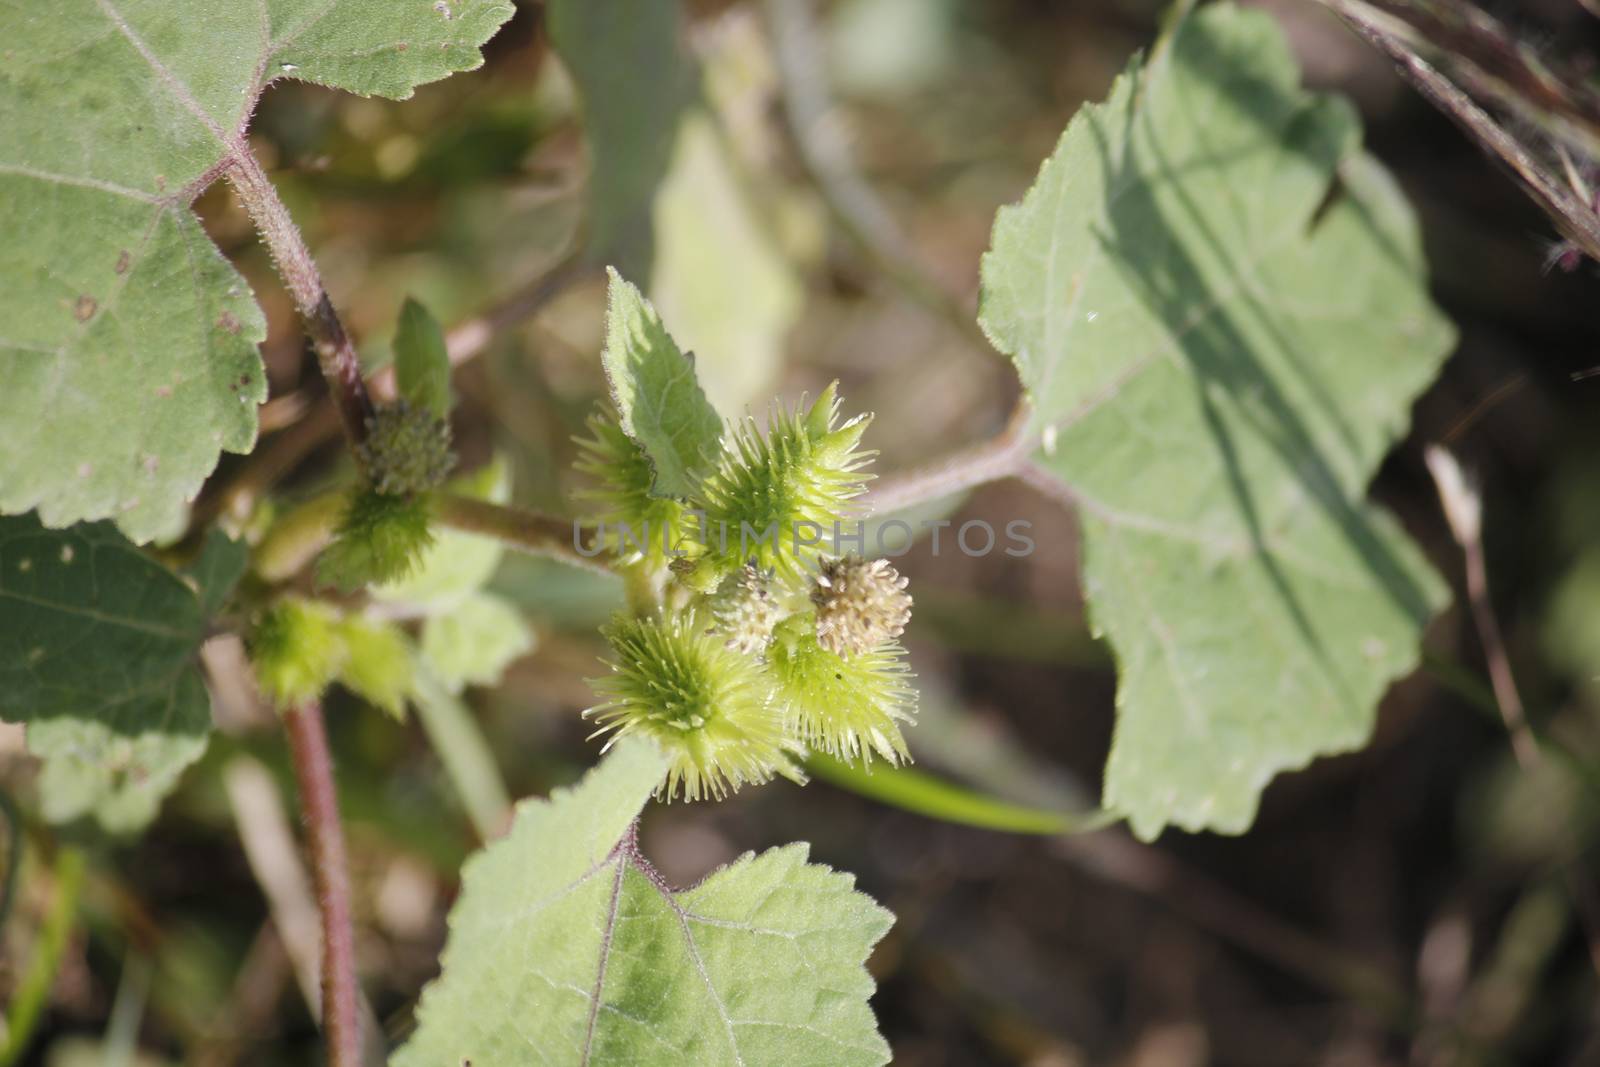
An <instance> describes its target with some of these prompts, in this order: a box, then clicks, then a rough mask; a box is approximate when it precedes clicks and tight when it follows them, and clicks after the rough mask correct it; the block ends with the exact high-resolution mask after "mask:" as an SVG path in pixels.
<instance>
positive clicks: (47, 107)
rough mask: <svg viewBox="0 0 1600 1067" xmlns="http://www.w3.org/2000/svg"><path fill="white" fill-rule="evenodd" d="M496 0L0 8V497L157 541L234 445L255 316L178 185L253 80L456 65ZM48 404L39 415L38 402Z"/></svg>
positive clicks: (192, 191) (75, 1)
mask: <svg viewBox="0 0 1600 1067" xmlns="http://www.w3.org/2000/svg"><path fill="white" fill-rule="evenodd" d="M511 10H512V9H511V5H510V4H509V3H507V2H505V0H438V2H434V0H390V2H384V3H379V2H377V0H58V2H52V3H48V4H31V3H20V2H18V3H7V4H4V5H3V6H0V40H4V41H5V49H4V54H3V56H0V129H4V130H5V131H6V136H5V137H4V138H3V139H0V230H3V231H4V233H5V234H6V240H5V242H4V244H3V246H0V274H3V275H4V276H5V277H6V278H7V279H8V282H9V284H8V285H7V286H5V287H4V288H3V289H0V322H4V323H5V324H6V325H5V327H4V329H3V330H0V360H3V361H4V362H3V363H0V368H3V373H4V379H5V383H6V387H5V389H3V390H0V434H3V435H4V436H5V438H6V439H7V441H9V442H11V443H12V444H11V450H10V452H9V454H8V455H7V457H6V458H7V462H6V464H5V465H4V467H3V468H0V511H4V512H10V513H20V512H24V511H28V510H31V509H35V508H37V509H38V512H39V515H40V518H41V519H42V520H43V521H44V522H45V524H46V525H49V526H65V525H69V524H71V523H73V522H76V521H79V520H81V519H101V518H114V519H116V521H117V523H118V525H120V526H121V527H122V528H123V530H124V531H125V532H126V533H127V534H128V535H129V536H130V537H132V538H134V539H135V540H138V541H145V540H149V539H150V538H153V537H157V536H161V535H164V534H171V533H173V532H175V531H176V530H177V529H178V527H179V526H181V524H182V521H183V517H184V505H185V504H186V502H188V501H190V500H192V499H193V498H194V496H195V494H196V493H197V492H198V491H199V489H200V485H201V483H202V482H203V481H204V480H205V478H206V476H207V475H209V474H210V472H211V470H212V469H213V468H214V467H215V466H216V463H217V458H218V455H219V454H220V452H221V451H223V450H227V451H230V452H244V451H248V450H249V449H250V447H251V446H252V445H253V444H254V441H255V435H256V406H257V405H258V404H259V403H260V402H261V401H262V400H264V399H265V397H266V388H267V386H266V378H265V377H264V375H263V373H262V367H261V359H260V356H259V354H258V353H257V351H256V345H257V344H258V343H259V342H260V341H261V340H262V339H264V338H265V336H266V324H265V321H264V319H263V318H262V315H261V312H260V310H259V309H258V308H257V307H256V304H255V301H254V300H253V299H252V297H251V294H250V291H249V288H248V286H246V285H245V283H244V280H243V279H242V278H241V277H240V276H239V274H238V272H236V271H235V270H234V269H233V268H232V266H230V265H229V264H228V263H227V261H226V260H224V259H223V258H222V256H221V254H220V253H219V252H218V251H217V249H216V247H215V246H214V245H213V244H212V243H211V241H210V239H209V238H208V237H206V235H205V233H204V232H203V231H202V230H201V228H200V224H199V221H198V220H197V219H196V218H195V216H194V213H193V212H192V211H191V210H190V204H191V203H192V201H193V200H194V198H195V197H196V196H197V195H198V194H199V193H200V191H201V190H203V189H204V188H205V187H206V186H207V185H209V184H210V182H211V181H213V180H214V179H215V178H216V177H217V176H219V174H221V173H222V172H223V170H224V169H225V166H226V164H227V161H228V160H229V159H230V158H232V157H233V156H234V155H235V154H237V153H242V152H247V151H248V148H247V147H245V145H244V141H243V134H244V130H245V127H246V126H247V124H248V122H249V118H250V115H251V113H252V111H253V110H254V108H255V105H256V101H257V99H258V98H259V97H260V95H261V92H262V90H263V89H264V88H265V87H266V86H267V85H268V84H270V83H271V82H272V81H274V80H276V79H278V78H283V77H291V76H292V77H298V78H302V79H304V80H308V81H314V82H317V83H319V84H323V85H330V86H335V87H338V88H344V89H349V90H351V91H353V92H358V93H377V94H381V95H385V96H392V97H405V96H409V95H410V93H411V91H412V89H413V87H414V86H416V85H418V84H420V83H422V82H425V81H431V80H434V79H436V78H441V77H444V76H445V75H446V74H448V73H450V72H451V71H453V70H465V69H468V68H471V67H475V66H477V65H478V64H479V63H480V62H481V61H482V60H481V57H480V55H479V52H478V47H479V46H480V45H481V44H482V43H483V42H484V41H485V40H486V39H487V38H488V37H489V35H490V34H492V33H493V32H494V30H495V29H496V28H497V27H498V26H499V25H500V24H501V23H502V22H504V21H505V20H506V18H508V17H509V16H510V14H511ZM46 412H48V417H47V418H46V417H42V415H43V413H46Z"/></svg>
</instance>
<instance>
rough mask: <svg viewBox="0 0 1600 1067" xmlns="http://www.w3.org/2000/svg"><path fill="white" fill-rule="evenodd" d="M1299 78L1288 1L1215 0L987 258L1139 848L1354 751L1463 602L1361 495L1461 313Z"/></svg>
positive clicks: (1403, 220) (1332, 108)
mask: <svg viewBox="0 0 1600 1067" xmlns="http://www.w3.org/2000/svg"><path fill="white" fill-rule="evenodd" d="M1298 80H1299V74H1298V72H1297V70H1296V69H1295V64H1294V61H1293V58H1292V56H1291V54H1290V52H1289V49H1288V47H1287V45H1286V43H1285V42H1284V40H1283V36H1282V34H1281V33H1280V32H1279V30H1278V29H1277V28H1276V26H1275V25H1274V23H1273V21H1272V19H1271V18H1270V17H1269V16H1267V15H1264V14H1261V13H1256V12H1246V11H1241V10H1238V9H1236V8H1234V7H1232V6H1230V5H1226V4H1218V5H1209V6H1207V7H1206V8H1204V9H1203V10H1202V11H1201V12H1200V13H1198V14H1196V15H1194V16H1192V17H1190V18H1189V19H1187V20H1186V21H1185V22H1183V23H1182V24H1181V25H1180V26H1179V27H1178V28H1177V29H1176V30H1175V31H1174V35H1173V37H1172V38H1171V39H1170V40H1168V41H1166V42H1164V44H1163V45H1162V46H1160V47H1158V49H1157V51H1156V54H1155V55H1154V57H1153V58H1152V59H1151V60H1150V62H1149V63H1148V65H1142V64H1138V63H1136V64H1135V65H1134V66H1133V68H1132V69H1131V70H1130V71H1129V72H1128V73H1126V74H1124V75H1123V76H1122V77H1121V78H1120V79H1118V81H1117V83H1116V85H1115V86H1114V87H1113V88H1112V91H1111V95H1110V98H1109V99H1108V100H1107V101H1106V103H1104V104H1102V105H1098V106H1092V107H1086V108H1085V109H1083V111H1081V112H1080V113H1079V114H1078V115H1077V116H1076V117H1075V118H1074V119H1073V120H1072V122H1071V124H1070V125H1069V126H1068V127H1067V130H1066V133H1065V134H1064V135H1063V136H1062V138H1061V142H1060V144H1059V145H1058V146H1057V148H1056V150H1055V153H1054V155H1052V156H1051V158H1050V160H1049V161H1048V162H1046V163H1045V165H1044V167H1043V169H1042V170H1041V171H1040V173H1039V177H1038V179H1037V181H1036V182H1035V183H1034V185H1033V188H1032V189H1030V190H1029V192H1028V194H1027V196H1026V197H1025V198H1024V199H1023V201H1022V202H1021V203H1020V204H1018V205H1016V206H1014V207H1009V208H1005V209H1002V211H1001V212H1000V214H999V217H998V218H997V220H996V223H995V232H994V240H993V245H992V248H991V250H990V251H989V253H988V254H987V255H985V257H984V260H983V268H982V278H983V291H982V301H981V309H982V310H981V314H980V318H981V321H982V324H983V327H984V329H985V330H986V331H987V332H988V334H989V336H990V337H991V338H992V339H993V341H994V343H995V345H996V346H997V347H998V348H1000V349H1001V350H1002V351H1003V352H1006V353H1008V354H1010V355H1011V356H1012V358H1013V359H1014V360H1015V362H1016V364H1017V369H1018V371H1019V372H1020V374H1021V376H1022V380H1023V383H1024V384H1025V385H1026V386H1027V388H1028V390H1029V392H1030V394H1031V397H1032V400H1033V403H1034V413H1033V420H1032V425H1031V432H1032V433H1033V434H1034V435H1036V437H1037V439H1038V441H1039V447H1038V450H1037V451H1036V452H1035V454H1034V457H1033V461H1034V463H1035V464H1036V465H1037V467H1038V468H1039V469H1040V473H1041V476H1042V477H1044V478H1046V479H1054V480H1056V481H1058V482H1059V483H1060V484H1061V486H1062V490H1063V492H1064V493H1065V494H1068V495H1070V497H1071V498H1072V500H1073V501H1074V503H1075V504H1076V507H1077V511H1078V515H1079V519H1080V522H1081V523H1082V527H1083V537H1084V559H1085V562H1084V568H1085V569H1084V579H1083V584H1084V591H1085V594H1086V596H1087V599H1088V602H1089V608H1090V614H1091V619H1092V622H1093V624H1094V626H1095V628H1096V630H1097V632H1098V633H1100V634H1101V635H1103V636H1105V637H1107V638H1108V639H1109V640H1110V643H1111V646H1112V649H1113V650H1114V652H1115V653H1116V657H1117V660H1118V664H1119V667H1120V681H1119V690H1118V696H1117V706H1118V716H1117V728H1116V733H1115V738H1114V741H1113V745H1112V751H1111V757H1110V761H1109V764H1108V766H1107V769H1106V779H1105V797H1104V803H1105V805H1106V807H1107V808H1109V809H1112V810H1114V811H1118V812H1122V813H1124V814H1126V815H1127V816H1128V818H1129V820H1130V822H1131V823H1132V825H1133V828H1134V830H1135V831H1136V832H1137V833H1138V834H1140V835H1141V836H1143V837H1146V838H1149V837H1153V836H1155V835H1156V834H1157V833H1159V832H1160V831H1161V829H1162V828H1163V827H1164V826H1166V825H1168V824H1169V823H1170V824H1176V825H1178V826H1181V827H1184V828H1186V829H1191V830H1198V829H1202V828H1211V829H1217V830H1222V831H1229V832H1239V831H1242V830H1244V829H1245V828H1246V827H1248V826H1249V824H1250V822H1251V820H1252V819H1253V818H1254V815H1255V810H1256V806H1257V803H1258V800H1259V797H1260V793H1261V790H1262V789H1263V788H1264V787H1265V785H1266V783H1267V782H1268V781H1269V780H1270V779H1271V778H1272V776H1273V775H1275V774H1277V773H1278V772H1280V771H1283V770H1287V769H1290V768H1295V767H1300V766H1303V765H1304V764H1305V763H1307V762H1308V761H1309V760H1311V759H1312V758H1313V757H1315V756H1317V755H1321V754H1324V753H1332V752H1340V751H1345V750H1348V749H1351V748H1354V747H1357V746H1359V745H1361V744H1363V743H1364V742H1365V741H1366V739H1367V738H1368V736H1369V735H1370V733H1371V730H1372V724H1373V716H1374V707H1375V705H1376V703H1377V701H1378V698H1379V697H1380V696H1381V695H1382V694H1383V692H1384V690H1385V689H1386V688H1387V687H1388V685H1389V683H1390V681H1391V680H1392V679H1394V678H1396V677H1398V676H1400V675H1403V674H1406V673H1408V672H1409V671H1411V670H1412V669H1413V668H1414V667H1415V666H1416V664H1417V661H1418V639H1419V636H1420V631H1421V628H1422V627H1423V626H1424V625H1425V624H1426V622H1427V620H1428V619H1429V618H1430V617H1431V616H1432V615H1433V613H1434V612H1435V611H1436V610H1437V608H1438V606H1439V605H1440V604H1441V602H1442V600H1443V597H1444V590H1443V588H1442V586H1441V583H1440V582H1439V580H1438V578H1437V577H1436V576H1435V575H1434V573H1433V571H1432V570H1431V569H1430V568H1429V566H1428V565H1427V563H1426V562H1425V561H1424V560H1423V558H1422V555H1421V553H1420V552H1419V551H1418V550H1417V548H1416V547H1415V546H1414V545H1413V544H1412V543H1411V542H1410V541H1409V540H1408V539H1407V538H1406V537H1405V536H1404V534H1403V533H1402V532H1401V531H1400V529H1399V528H1398V526H1397V525H1396V524H1395V523H1394V522H1393V520H1391V519H1390V518H1389V517H1388V516H1387V515H1385V514H1384V513H1382V512H1381V511H1379V510H1378V509H1376V508H1374V507H1372V506H1371V505H1369V504H1367V503H1366V502H1365V501H1364V500H1363V495H1364V493H1365V489H1366V485H1367V483H1368V481H1369V480H1370V479H1371V477H1372V474H1373V472H1374V470H1375V469H1376V467H1377V464H1378V462H1379V460H1380V459H1381V458H1382V456H1383V454H1384V452H1385V451H1387V450H1388V448H1389V447H1390V446H1391V445H1392V444H1393V443H1394V441H1395V439H1396V438H1398V437H1399V436H1400V435H1401V434H1402V433H1403V432H1404V430H1405V426H1406V421H1407V417H1408V409H1409V406H1410V404H1411V401H1412V399H1413V398H1414V397H1415V396H1416V395H1417V394H1418V393H1419V392H1420V391H1421V390H1422V389H1423V388H1424V387H1425V386H1426V385H1427V384H1428V383H1429V382H1430V381H1431V380H1432V379H1433V377H1434V375H1435V374H1436V373H1437V372H1438V369H1439V366H1440V363H1441V362H1442V361H1443V359H1444V357H1445V355H1446V354H1447V353H1448V352H1449V350H1450V348H1451V345H1452V343H1453V332H1452V330H1451V328H1450V326H1449V324H1448V323H1447V322H1446V321H1445V320H1444V319H1443V318H1442V317H1441V316H1440V314H1439V313H1438V311H1437V310H1436V309H1435V308H1434V307H1433V306H1432V304H1431V303H1430V302H1429V300H1428V296H1427V290H1426V286H1425V282H1424V274H1425V270H1424V263H1423V258H1422V252H1421V248H1420V242H1419V240H1418V236H1417V232H1416V225H1415V222H1414V220H1413V219H1412V217H1411V213H1410V211H1409V209H1408V207H1407V205H1406V204H1405V202H1404V199H1403V198H1402V196H1401V194H1400V192H1399V190H1398V189H1397V188H1395V186H1394V183H1393V182H1392V181H1391V179H1389V177H1388V176H1387V175H1386V174H1385V173H1384V172H1383V171H1382V170H1381V169H1380V168H1379V167H1378V165H1377V164H1376V163H1375V162H1373V161H1372V160H1371V159H1370V158H1369V157H1368V156H1366V155H1364V154H1363V153H1362V152H1361V149H1360V130H1359V126H1358V123H1357V119H1356V116H1355V115H1354V113H1353V112H1352V110H1351V108H1350V107H1349V106H1348V105H1347V104H1345V103H1344V102H1343V101H1341V100H1338V99H1334V98H1330V97H1323V96H1316V95H1313V94H1310V93H1307V92H1304V91H1302V90H1301V89H1300V88H1299V86H1298Z"/></svg>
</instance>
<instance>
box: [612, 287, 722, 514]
mask: <svg viewBox="0 0 1600 1067" xmlns="http://www.w3.org/2000/svg"><path fill="white" fill-rule="evenodd" d="M608 273H609V275H610V279H611V287H610V292H609V296H608V301H607V304H606V344H605V350H604V351H603V352H602V353H601V355H600V359H601V362H602V363H604V364H605V368H606V378H607V379H608V380H609V381H610V382H611V398H612V400H613V401H614V402H615V403H616V406H617V415H618V417H619V419H620V421H621V424H622V428H623V430H624V431H626V432H627V434H628V436H629V437H632V438H633V439H634V440H635V441H637V442H639V446H640V447H641V448H643V449H644V452H645V455H646V456H648V457H649V458H650V463H651V466H653V467H654V468H655V476H656V481H655V486H654V490H653V491H654V492H655V494H656V495H657V496H670V497H678V498H685V497H688V496H690V495H691V494H692V493H693V492H694V491H695V486H696V484H697V482H698V476H697V472H699V471H700V470H701V469H702V468H703V467H704V466H705V464H706V463H707V462H709V461H710V460H711V459H712V458H713V457H714V456H715V455H716V450H717V447H718V444H719V443H720V442H721V440H722V419H721V418H719V417H718V415H717V412H716V409H715V408H713V407H712V406H711V404H710V403H709V402H708V401H707V400H706V395H705V393H703V392H701V390H700V383H699V381H698V380H697V379H696V378H695V374H694V358H693V357H692V356H688V355H685V354H684V353H683V352H681V351H679V350H678V345H677V343H676V342H675V341H673V339H672V336H671V335H670V334H668V333H667V328H666V327H665V326H663V325H662V324H661V316H659V315H657V314H656V310H655V308H653V307H651V306H650V302H649V301H648V300H646V299H645V298H644V295H643V294H642V293H640V292H639V290H638V289H636V288H635V287H634V286H633V285H631V284H630V283H629V282H627V281H625V280H624V279H623V277H622V276H621V275H620V274H618V273H617V272H616V271H615V270H610V271H609V272H608Z"/></svg>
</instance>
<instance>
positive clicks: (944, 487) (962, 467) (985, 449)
mask: <svg viewBox="0 0 1600 1067" xmlns="http://www.w3.org/2000/svg"><path fill="white" fill-rule="evenodd" d="M1031 411H1032V409H1031V408H1030V407H1029V406H1028V404H1027V403H1026V402H1024V403H1021V404H1019V405H1017V409H1016V410H1015V411H1014V412H1012V414H1011V418H1010V419H1009V420H1007V422H1006V426H1005V429H1003V430H1001V431H1000V432H999V433H998V434H996V435H995V436H994V437H991V438H990V439H989V440H987V441H983V442H980V443H979V444H976V445H973V446H972V447H970V448H966V449H963V450H962V451H960V452H956V453H954V454H952V455H949V456H946V457H945V458H943V459H940V460H938V461H936V462H934V463H930V464H928V465H927V466H923V467H915V468H912V469H911V470H908V471H901V472H899V473H896V474H890V475H887V476H886V477H883V478H880V479H879V480H878V481H877V482H875V483H874V484H873V487H872V489H871V490H870V491H869V492H868V493H867V495H866V497H865V501H866V503H867V506H868V507H870V508H871V509H872V510H873V512H875V513H877V514H883V513H886V512H890V511H898V510H899V509H901V508H906V507H911V506H912V505H914V504H922V503H926V502H927V501H930V500H937V499H938V498H940V497H943V496H949V495H950V494H951V493H958V492H961V491H962V490H965V489H974V488H976V487H977V486H980V485H984V484H986V483H988V482H998V481H1001V480H1002V479H1005V478H1012V477H1017V476H1019V475H1020V474H1022V472H1023V470H1024V469H1025V468H1026V466H1027V460H1028V455H1029V454H1030V453H1031V452H1032V451H1033V446H1034V441H1033V439H1032V438H1031V437H1030V436H1029V435H1028V434H1027V425H1028V417H1029V415H1030V414H1031Z"/></svg>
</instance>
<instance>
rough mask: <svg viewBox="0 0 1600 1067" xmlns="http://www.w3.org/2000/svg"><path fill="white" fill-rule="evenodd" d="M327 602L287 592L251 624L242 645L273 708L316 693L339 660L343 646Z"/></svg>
mask: <svg viewBox="0 0 1600 1067" xmlns="http://www.w3.org/2000/svg"><path fill="white" fill-rule="evenodd" d="M338 626H339V615H338V613H337V612H336V611H334V610H333V608H331V607H329V606H328V605H326V604H322V603H319V602H317V601H315V600H307V599H305V598H304V597H298V596H287V597H284V598H283V599H281V600H279V601H278V602H277V603H275V604H273V605H272V606H271V607H269V608H267V609H266V611H264V612H263V613H262V614H261V616H260V617H259V618H257V619H256V620H255V625H254V626H253V627H251V630H250V634H249V637H248V639H247V641H246V645H247V647H248V648H249V650H250V662H251V663H252V664H253V665H254V667H255V672H256V682H257V684H258V685H260V687H261V694H262V695H263V696H264V697H266V698H267V700H268V702H269V703H271V704H272V705H273V706H274V707H276V708H277V709H278V710H280V711H282V710H284V709H286V708H289V707H293V706H294V705H296V704H300V703H303V702H305V701H307V700H315V699H316V698H317V697H319V696H321V695H322V691H323V690H324V689H326V688H327V687H328V685H329V683H331V682H332V681H333V680H334V678H335V677H337V676H338V673H339V670H340V668H341V667H343V666H344V661H345V656H346V655H347V649H346V647H345V643H344V641H343V640H341V639H340V636H339V631H338Z"/></svg>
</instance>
